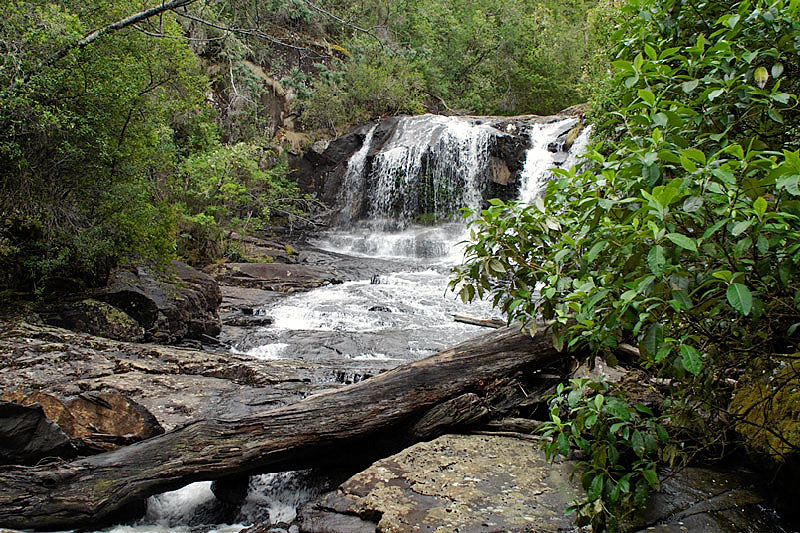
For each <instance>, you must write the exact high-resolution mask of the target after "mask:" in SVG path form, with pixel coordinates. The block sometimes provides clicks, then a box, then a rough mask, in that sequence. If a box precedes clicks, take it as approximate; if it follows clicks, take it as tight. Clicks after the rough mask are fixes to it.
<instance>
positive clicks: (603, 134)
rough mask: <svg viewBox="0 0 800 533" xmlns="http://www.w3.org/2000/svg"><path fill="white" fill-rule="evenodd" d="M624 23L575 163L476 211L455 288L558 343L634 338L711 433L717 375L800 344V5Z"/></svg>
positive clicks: (632, 18)
mask: <svg viewBox="0 0 800 533" xmlns="http://www.w3.org/2000/svg"><path fill="white" fill-rule="evenodd" d="M620 18H621V20H622V23H621V27H620V29H619V31H618V33H617V34H616V35H614V36H613V37H612V41H615V42H618V43H619V44H618V46H617V47H616V48H615V49H614V51H613V54H612V56H611V58H610V59H611V61H612V65H613V74H612V76H611V78H610V79H609V80H608V81H607V82H606V83H604V84H599V85H598V86H599V87H601V89H602V90H601V92H600V93H598V94H597V95H596V101H595V112H594V120H595V123H596V128H597V129H596V135H595V138H596V142H595V143H594V145H593V146H592V147H590V150H589V152H588V154H587V164H586V165H585V166H584V167H583V169H577V170H576V169H573V170H572V171H558V178H559V179H556V180H554V181H551V182H550V183H549V184H548V185H547V188H546V191H544V195H543V197H542V198H541V199H540V200H539V201H537V202H536V204H535V205H514V204H508V205H507V204H504V203H502V202H496V203H495V205H493V206H492V207H491V208H489V209H487V210H484V211H482V212H481V213H479V214H478V217H477V219H476V220H475V221H474V222H473V223H472V237H473V242H472V244H471V245H470V246H469V248H468V261H467V264H466V265H465V266H464V267H461V268H460V269H458V270H457V271H456V273H455V279H454V282H453V284H454V286H458V287H460V291H461V295H462V297H463V298H464V299H465V300H470V299H472V298H474V297H475V296H484V295H488V296H491V297H493V298H494V302H495V304H496V305H497V306H498V307H500V309H502V310H503V311H504V312H505V313H506V314H507V315H508V317H509V320H511V321H517V322H522V323H524V324H526V325H528V326H531V327H532V326H533V324H534V323H535V319H536V317H537V316H542V317H544V318H545V319H547V320H548V321H549V322H550V323H551V324H552V325H553V327H554V331H555V339H556V343H557V344H559V345H562V344H563V346H565V347H569V348H573V349H578V348H583V349H587V350H589V351H590V352H591V353H592V354H596V355H604V356H606V357H609V358H612V359H614V358H615V355H616V348H617V346H618V345H619V344H620V343H630V344H633V345H635V346H638V347H639V350H640V354H641V356H640V358H639V360H637V361H635V364H638V365H640V366H641V367H642V368H645V369H647V370H648V371H650V372H651V373H653V374H655V373H657V374H660V375H661V376H663V377H668V378H670V379H671V383H672V387H673V389H672V391H673V394H674V398H677V399H682V400H684V405H685V406H686V407H688V408H689V409H687V412H692V413H694V414H695V418H696V419H699V422H698V420H695V422H696V423H699V424H701V425H702V426H703V427H702V429H703V431H705V433H706V434H715V435H718V434H720V433H724V431H725V429H726V427H725V422H726V421H727V418H726V417H727V416H728V413H727V412H726V409H727V407H728V402H729V399H730V390H729V389H728V388H727V386H726V383H727V381H726V378H734V379H736V378H738V377H739V376H741V375H742V374H743V373H744V372H746V371H747V370H748V369H753V368H760V369H761V370H762V371H768V370H769V369H771V368H773V367H775V366H779V365H781V364H783V362H784V361H785V360H786V358H787V357H789V356H790V354H793V353H794V352H796V350H797V340H798V333H800V332H798V326H800V282H799V281H798V280H799V279H800V278H798V264H799V263H800V218H799V217H800V198H798V197H800V152H798V146H799V144H798V143H799V142H800V141H798V124H800V111H799V110H798V96H797V95H798V87H799V85H800V83H799V82H798V80H800V55H799V54H798V52H800V3H799V2H797V1H796V0H791V1H789V0H785V1H784V0H773V1H769V0H754V1H748V0H739V1H736V2H715V1H709V2H700V3H698V2H692V1H688V0H631V1H629V2H628V3H627V4H626V5H625V6H624V8H623V11H622V15H621V17H620ZM677 391H680V392H677ZM674 418H677V415H674ZM604 490H606V489H604ZM602 496H603V498H604V500H605V501H606V502H610V501H611V497H612V493H609V492H603V493H602Z"/></svg>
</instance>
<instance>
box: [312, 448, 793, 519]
mask: <svg viewBox="0 0 800 533" xmlns="http://www.w3.org/2000/svg"><path fill="white" fill-rule="evenodd" d="M573 466H574V463H573V462H569V461H562V462H555V463H551V462H549V461H547V460H546V459H545V458H544V454H543V452H542V451H541V450H540V449H539V442H538V440H536V439H534V438H533V437H528V436H526V435H519V436H508V435H499V434H496V435H489V434H485V435H444V436H442V437H439V438H437V439H436V440H433V441H431V442H424V443H419V444H416V445H414V446H412V447H410V448H408V449H406V450H404V451H402V452H400V453H398V454H396V455H394V456H392V457H388V458H386V459H382V460H380V461H377V462H376V463H374V464H373V465H372V466H370V467H369V468H368V469H366V470H364V471H363V472H361V473H359V474H356V475H354V476H352V477H351V478H350V479H348V480H347V481H345V482H344V483H342V484H341V485H340V486H339V488H338V489H337V490H336V491H334V492H329V493H327V494H326V495H325V496H323V497H322V498H320V499H318V500H316V501H312V502H310V503H309V504H307V505H306V506H305V507H303V509H302V511H301V521H300V526H301V531H304V532H306V533H323V532H324V533H344V532H351V531H382V532H386V533H388V532H414V531H469V532H476V533H477V532H481V531H486V532H489V531H530V532H534V531H535V532H537V533H544V532H550V531H552V532H556V531H578V530H579V529H578V528H577V527H575V526H574V525H573V522H572V516H569V515H564V510H565V509H566V508H567V506H568V505H570V504H571V502H572V501H573V499H574V498H576V497H579V496H581V495H582V494H583V491H582V489H581V488H580V484H579V482H578V479H577V478H575V479H574V480H570V475H571V473H572V471H573ZM749 487H750V484H749V482H748V479H747V478H746V477H744V476H742V475H740V474H736V473H731V472H719V471H715V470H710V469H704V468H686V469H684V470H682V471H680V472H673V473H671V475H670V476H667V477H666V478H665V480H664V482H663V487H662V491H661V492H660V493H659V494H657V495H655V496H654V498H653V499H652V502H651V504H650V506H649V507H648V509H647V510H646V512H645V513H643V515H642V516H640V517H638V520H637V522H636V523H637V524H639V525H638V526H632V527H631V528H630V529H633V530H637V531H642V532H644V531H662V532H671V531H676V532H677V531H703V532H717V533H723V532H724V533H728V532H731V533H732V532H735V531H759V532H775V533H777V532H779V531H785V530H784V529H781V528H780V524H778V523H777V522H776V519H775V517H774V516H773V515H771V514H770V513H769V512H767V511H765V510H764V508H763V507H762V505H763V504H764V499H763V498H762V497H761V496H760V495H759V494H757V493H756V492H754V491H753V490H752V489H750V488H749Z"/></svg>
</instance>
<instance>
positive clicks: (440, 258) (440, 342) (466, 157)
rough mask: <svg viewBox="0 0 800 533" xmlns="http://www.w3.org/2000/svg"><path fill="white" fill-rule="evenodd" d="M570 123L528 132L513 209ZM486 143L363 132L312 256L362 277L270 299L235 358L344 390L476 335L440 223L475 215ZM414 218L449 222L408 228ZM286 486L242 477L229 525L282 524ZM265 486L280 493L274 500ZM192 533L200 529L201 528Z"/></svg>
mask: <svg viewBox="0 0 800 533" xmlns="http://www.w3.org/2000/svg"><path fill="white" fill-rule="evenodd" d="M575 122H576V120H575V119H563V120H556V121H553V122H550V123H547V124H535V125H532V126H530V129H529V130H528V131H527V132H526V133H527V135H529V136H530V139H531V141H530V147H529V149H528V150H527V153H526V154H525V156H526V157H525V164H524V167H523V169H522V171H521V173H520V182H519V191H520V193H519V199H520V200H521V201H523V202H531V201H533V200H534V199H535V198H536V195H537V194H539V192H540V190H541V187H542V184H543V183H544V182H546V181H547V179H549V178H550V176H551V173H550V172H549V170H548V169H549V168H551V167H553V166H554V165H555V164H556V161H555V159H554V157H555V156H554V154H553V153H552V152H551V151H550V150H549V148H551V146H550V145H551V144H552V143H553V142H555V141H556V139H557V138H558V136H559V135H563V134H564V133H565V131H566V130H568V129H569V128H570V127H571V125H573V124H574V123H575ZM499 133H500V135H503V134H504V132H499ZM497 134H498V130H494V131H493V128H492V127H491V126H489V125H486V123H481V122H480V121H476V120H468V119H463V118H454V117H440V116H434V115H424V116H419V117H406V118H403V119H400V121H399V122H398V124H397V127H396V128H395V129H394V130H393V132H392V134H391V135H390V136H388V138H384V139H382V140H381V142H382V145H381V146H380V149H378V147H377V146H375V144H376V142H377V141H378V139H377V137H378V134H377V130H376V127H372V128H371V129H370V130H369V131H367V132H366V134H365V136H364V141H363V144H362V146H361V148H360V149H359V150H358V151H356V152H355V153H354V154H353V155H352V157H351V158H350V160H349V162H348V165H347V169H346V174H345V177H344V180H343V184H344V188H343V190H342V193H341V196H340V201H341V206H340V215H341V216H340V217H339V222H340V223H341V224H342V226H341V227H340V228H338V229H334V230H331V231H330V232H328V233H327V234H325V235H321V236H320V238H319V239H318V240H316V241H314V243H313V244H315V245H316V246H317V247H318V248H319V249H320V250H322V251H323V252H319V255H325V256H326V257H328V258H330V257H336V258H342V257H344V256H348V257H349V259H347V261H351V262H354V263H358V264H359V265H360V266H359V268H358V269H357V272H362V273H363V275H361V276H358V275H356V276H353V277H354V278H355V279H353V280H352V281H348V282H345V283H343V284H340V285H330V286H326V287H321V288H318V289H315V290H312V291H310V292H306V293H300V294H294V295H289V296H286V297H284V298H282V299H280V300H278V301H277V302H276V303H274V304H272V305H271V306H270V307H268V308H265V309H264V311H265V313H266V314H269V315H272V316H273V317H275V323H274V324H273V325H271V326H268V327H264V328H258V329H257V330H255V331H253V333H252V334H251V335H249V336H248V337H247V338H246V339H245V340H244V341H243V343H242V344H241V345H239V346H238V347H237V350H238V351H240V352H244V353H249V354H250V355H252V356H253V357H255V358H259V359H305V360H313V361H317V362H324V363H325V364H336V365H339V366H340V368H342V370H341V373H340V375H339V376H338V377H337V378H336V379H337V380H338V381H339V383H350V382H355V381H358V380H359V379H361V378H363V377H364V374H365V373H366V374H372V373H375V372H380V371H382V370H385V369H387V368H391V367H393V366H396V365H398V364H401V363H402V362H404V361H409V360H415V359H419V358H422V357H425V356H427V355H429V354H431V353H434V352H435V351H438V350H441V349H443V348H445V347H448V346H452V345H454V344H457V343H458V342H461V341H463V340H465V339H467V338H469V337H471V336H474V335H477V334H479V333H481V332H482V329H481V328H479V327H477V326H471V325H467V324H461V323H456V322H454V321H453V315H454V314H457V313H458V314H470V315H477V316H484V317H488V316H490V315H491V314H492V309H491V307H490V305H489V304H488V303H487V302H477V303H475V304H472V305H470V306H467V305H465V304H463V303H461V302H460V301H459V300H457V299H456V297H455V295H454V294H452V293H450V292H449V291H448V290H447V282H448V272H449V268H450V266H452V265H454V264H456V263H458V262H460V261H461V258H462V255H461V248H460V247H459V246H458V243H459V241H463V240H465V239H466V237H467V236H468V234H467V233H466V226H465V224H464V223H463V222H453V221H452V218H453V215H454V214H456V213H457V212H458V209H459V208H461V207H471V208H479V207H480V206H481V204H482V202H483V199H482V198H483V191H484V189H485V187H486V184H487V183H488V182H489V181H490V179H491V175H490V172H491V168H490V166H491V157H490V155H489V149H490V147H491V146H490V145H491V143H492V142H493V141H492V137H493V135H494V136H496V135H497ZM587 138H588V132H587V131H584V133H583V134H581V136H579V137H578V139H577V140H576V142H575V144H574V145H573V147H572V150H571V152H570V153H569V154H568V155H567V157H566V160H565V161H563V163H562V165H571V164H572V163H573V162H574V157H576V155H575V154H576V153H578V151H579V150H582V149H583V146H584V145H585V141H586V139H587ZM561 156H562V157H563V156H564V154H563V153H562V154H561ZM364 204H366V208H365V205H364ZM359 212H366V213H367V215H368V216H367V218H366V219H365V220H363V221H361V222H358V221H356V220H355V219H356V218H357V214H358V213H359ZM421 218H426V220H427V221H429V222H435V221H441V220H445V221H448V220H449V221H448V222H438V223H435V224H431V225H420V224H416V223H415V221H419V220H420V219H421ZM332 385H333V384H332ZM276 476H277V477H276ZM281 476H283V477H281ZM297 479H298V475H297V474H281V475H275V474H270V475H267V477H265V476H256V477H253V478H252V479H251V486H250V492H249V495H248V499H247V501H246V503H245V506H244V507H243V508H242V509H241V510H239V511H238V514H237V515H236V517H235V521H240V522H242V523H252V522H253V521H261V522H267V521H271V522H273V523H274V522H277V521H291V520H292V519H293V518H294V512H295V509H296V507H297V506H298V505H299V504H300V503H302V502H303V501H305V500H307V499H308V498H310V497H311V496H313V494H314V489H313V488H311V487H310V485H308V484H307V485H303V486H301V487H299V488H298V487H294V486H293V484H296V483H297ZM299 479H304V478H303V474H300V478H299ZM276 481H281V482H282V483H283V484H282V485H281V486H283V487H286V486H287V485H288V486H289V489H288V490H284V491H283V492H281V490H282V489H280V488H276V486H277V485H276ZM278 485H280V483H279V484H278ZM276 494H278V495H279V496H276ZM213 502H214V499H213V495H212V494H211V492H210V485H209V484H208V483H195V484H193V485H191V486H189V487H185V488H184V489H182V491H181V492H177V493H170V494H167V495H160V496H157V497H154V498H151V500H150V502H149V509H150V511H149V516H148V518H147V519H146V520H145V521H144V522H143V523H146V524H149V525H147V526H139V527H138V528H136V529H137V530H138V531H144V530H146V531H161V530H164V531H167V530H169V531H176V530H178V531H188V529H187V528H186V527H185V526H181V525H180V524H184V525H185V524H190V523H192V522H191V516H202V513H203V512H205V511H203V510H204V509H206V508H208V507H210V508H212V509H213V507H214V506H213ZM259 509H260V511H259ZM198 513H199V514H198ZM273 515H274V516H273ZM279 515H280V516H279ZM200 522H202V523H207V522H203V521H202V520H200ZM240 528H241V527H240V526H219V527H217V528H216V529H214V530H216V531H237V530H238V529H240ZM201 529H202V530H203V531H208V530H210V526H207V527H203V528H201ZM117 531H119V532H120V533H121V532H122V531H130V529H125V530H123V529H118V530H117Z"/></svg>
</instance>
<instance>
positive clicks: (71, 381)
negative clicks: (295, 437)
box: [0, 322, 365, 430]
mask: <svg viewBox="0 0 800 533" xmlns="http://www.w3.org/2000/svg"><path fill="white" fill-rule="evenodd" d="M348 363H352V362H351V361H342V360H339V361H338V362H333V361H320V362H309V361H292V360H273V361H263V360H259V359H256V358H254V357H251V356H248V355H244V354H238V353H231V352H230V351H221V350H220V351H207V350H197V349H191V348H183V347H175V346H164V345H157V344H140V343H128V342H121V341H115V340H111V339H107V338H103V337H95V336H92V335H87V334H85V333H75V332H72V331H69V330H65V329H60V328H56V327H52V326H41V325H32V324H26V323H19V324H13V325H11V324H8V323H3V322H0V383H2V384H4V386H3V388H4V389H6V390H7V391H9V392H10V390H9V389H11V384H15V386H18V387H19V388H20V389H22V390H21V391H20V393H22V394H30V393H31V392H32V391H41V392H42V393H47V395H49V396H55V397H57V398H61V399H63V400H67V401H68V400H70V399H72V398H76V397H78V396H79V395H81V394H84V395H85V394H87V393H88V394H92V393H108V392H116V393H119V394H121V395H123V396H125V397H127V398H129V399H131V400H133V401H135V402H137V403H139V404H141V405H142V406H144V407H145V408H146V409H147V410H148V411H149V412H151V413H152V414H153V415H154V416H155V418H156V419H157V421H158V423H159V424H160V425H161V426H162V427H164V428H165V429H166V430H170V429H173V428H175V427H176V426H180V425H183V424H185V423H187V422H189V421H190V420H193V419H197V418H207V417H220V416H223V417H234V418H236V417H241V416H246V415H248V414H251V413H254V412H258V411H263V410H265V409H270V408H274V407H279V406H282V405H287V404H290V403H294V402H296V401H298V400H300V399H302V398H304V397H305V396H307V395H309V394H314V393H317V392H323V391H327V390H331V389H334V388H337V387H340V386H342V384H343V383H344V382H345V381H348V379H350V380H352V378H348V375H349V374H348V373H349V372H352V373H353V375H354V376H355V375H363V374H364V372H365V369H363V368H361V367H360V366H359V365H355V367H356V370H352V371H351V370H349V368H350V366H351V365H349V364H348ZM54 412H55V411H54ZM53 416H56V417H57V416H58V415H57V414H54V415H53ZM70 416H71V415H70Z"/></svg>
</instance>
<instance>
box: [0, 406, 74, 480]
mask: <svg viewBox="0 0 800 533" xmlns="http://www.w3.org/2000/svg"><path fill="white" fill-rule="evenodd" d="M76 453H77V451H76V449H75V447H74V446H73V445H72V443H71V442H70V439H69V437H68V436H67V435H66V434H65V433H64V432H63V431H62V430H61V428H59V427H58V425H57V424H56V423H55V422H53V421H52V420H49V419H48V418H47V417H46V416H45V414H44V410H43V409H42V406H41V405H39V404H34V405H30V406H24V405H19V404H17V403H12V402H3V401H0V464H35V463H36V462H38V461H40V460H42V459H44V458H46V457H59V458H64V459H66V458H70V457H74V456H75V455H76Z"/></svg>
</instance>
